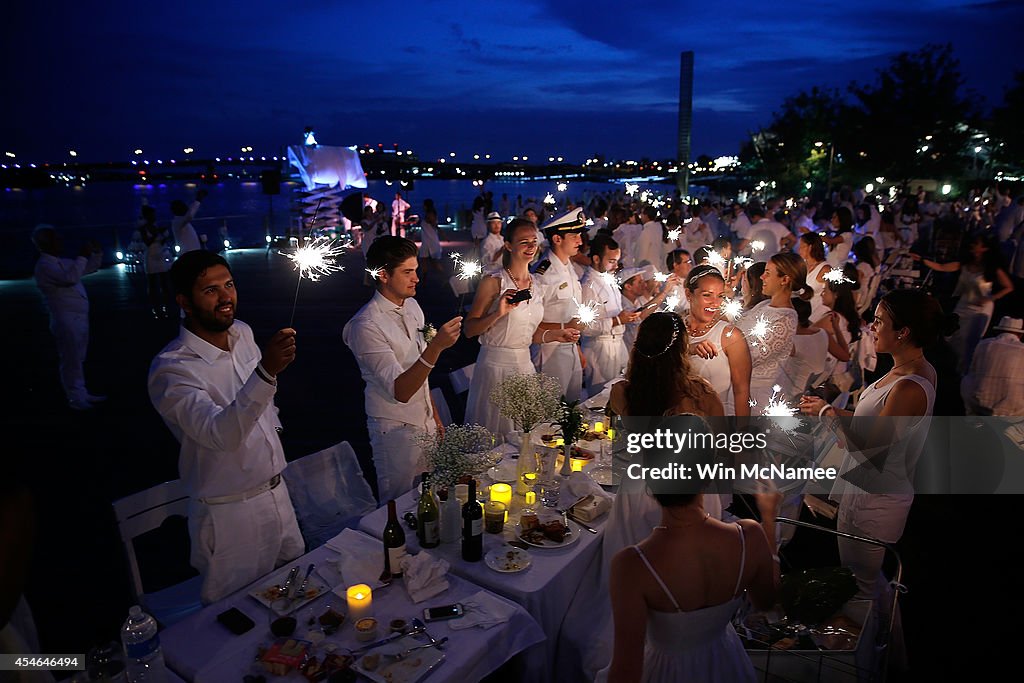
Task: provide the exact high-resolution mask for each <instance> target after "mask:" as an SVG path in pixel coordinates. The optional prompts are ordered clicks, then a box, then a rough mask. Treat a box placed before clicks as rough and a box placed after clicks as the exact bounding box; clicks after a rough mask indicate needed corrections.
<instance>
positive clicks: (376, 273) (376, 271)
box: [364, 268, 384, 280]
mask: <svg viewBox="0 0 1024 683" xmlns="http://www.w3.org/2000/svg"><path fill="white" fill-rule="evenodd" d="M364 270H365V271H366V272H367V274H368V275H369V276H370V277H372V278H373V279H374V280H379V279H380V275H381V273H383V272H384V269H383V268H364Z"/></svg>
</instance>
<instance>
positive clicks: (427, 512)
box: [416, 472, 441, 548]
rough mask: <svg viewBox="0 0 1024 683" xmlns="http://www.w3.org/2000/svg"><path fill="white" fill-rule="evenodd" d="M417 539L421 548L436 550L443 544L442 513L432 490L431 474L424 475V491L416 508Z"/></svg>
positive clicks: (425, 473)
mask: <svg viewBox="0 0 1024 683" xmlns="http://www.w3.org/2000/svg"><path fill="white" fill-rule="evenodd" d="M416 518H417V524H416V537H417V538H418V539H419V542H420V547H421V548H436V547H437V546H438V545H440V543H441V537H440V536H441V529H440V511H439V510H438V508H437V501H436V500H434V494H433V492H431V490H430V473H429V472H424V473H423V490H422V492H421V493H420V502H419V505H418V506H417V508H416Z"/></svg>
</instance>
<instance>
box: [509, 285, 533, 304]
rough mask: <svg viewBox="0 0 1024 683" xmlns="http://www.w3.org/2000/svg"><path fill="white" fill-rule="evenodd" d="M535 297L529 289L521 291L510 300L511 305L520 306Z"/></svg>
mask: <svg viewBox="0 0 1024 683" xmlns="http://www.w3.org/2000/svg"><path fill="white" fill-rule="evenodd" d="M532 296H533V295H532V294H530V290H528V289H520V290H519V291H518V292H516V293H515V294H513V295H512V296H510V297H509V298H508V302H509V303H510V304H518V303H520V302H523V301H527V300H529V299H530V298H531V297H532Z"/></svg>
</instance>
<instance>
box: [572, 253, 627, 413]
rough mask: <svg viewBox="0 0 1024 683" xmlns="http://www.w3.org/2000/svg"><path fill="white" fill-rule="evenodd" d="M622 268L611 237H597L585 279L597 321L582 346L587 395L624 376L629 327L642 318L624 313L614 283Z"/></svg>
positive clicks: (587, 301)
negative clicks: (627, 328)
mask: <svg viewBox="0 0 1024 683" xmlns="http://www.w3.org/2000/svg"><path fill="white" fill-rule="evenodd" d="M618 266H619V245H618V244H617V243H616V242H615V240H613V239H612V238H610V237H607V238H604V237H598V238H597V239H595V240H594V241H593V243H591V246H590V267H588V268H587V272H586V273H585V274H584V276H583V280H582V282H581V286H582V288H583V303H584V304H588V305H590V306H593V307H594V308H595V310H596V311H597V319H596V320H595V321H594V322H593V323H592V324H591V325H589V326H588V327H585V328H583V331H582V338H581V340H580V346H581V347H582V349H583V356H584V358H586V359H587V367H586V369H585V370H584V372H583V378H584V380H585V382H586V384H587V393H588V394H590V395H591V396H595V395H597V394H599V393H600V392H601V390H602V389H604V387H605V385H606V384H607V383H608V382H610V381H611V380H613V379H615V378H617V377H618V376H619V375H621V374H622V370H623V369H624V368H625V367H626V363H627V361H628V360H629V353H628V350H627V349H626V344H625V342H624V341H623V334H624V333H625V331H626V325H627V324H629V323H631V322H633V321H635V320H637V319H639V318H640V314H639V313H636V312H633V311H625V310H623V306H622V293H621V292H620V291H619V283H618V281H617V280H616V279H615V271H616V270H617V269H618Z"/></svg>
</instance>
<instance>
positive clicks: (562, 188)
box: [555, 183, 569, 192]
mask: <svg viewBox="0 0 1024 683" xmlns="http://www.w3.org/2000/svg"><path fill="white" fill-rule="evenodd" d="M555 188H556V189H557V190H558V191H559V192H565V191H566V190H568V189H569V183H558V185H556V186H555Z"/></svg>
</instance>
